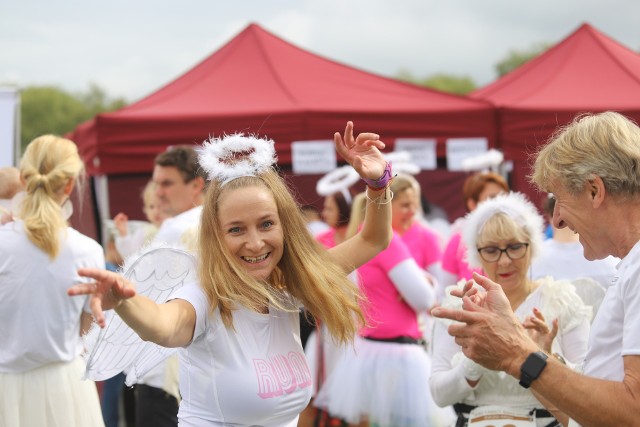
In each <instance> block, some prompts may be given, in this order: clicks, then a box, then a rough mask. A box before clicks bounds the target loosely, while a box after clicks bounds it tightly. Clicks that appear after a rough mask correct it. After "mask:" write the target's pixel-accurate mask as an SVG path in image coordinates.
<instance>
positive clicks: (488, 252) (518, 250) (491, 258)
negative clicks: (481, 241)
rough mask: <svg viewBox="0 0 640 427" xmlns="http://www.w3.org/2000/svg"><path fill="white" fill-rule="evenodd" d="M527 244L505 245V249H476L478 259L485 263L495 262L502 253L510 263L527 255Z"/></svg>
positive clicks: (487, 247)
mask: <svg viewBox="0 0 640 427" xmlns="http://www.w3.org/2000/svg"><path fill="white" fill-rule="evenodd" d="M528 247H529V244H528V243H513V244H511V245H507V247H506V248H504V249H500V248H498V247H497V246H486V247H484V248H478V253H479V254H480V257H481V258H482V259H483V260H485V261H486V262H496V261H498V260H499V259H500V257H501V256H502V254H503V253H505V254H507V257H509V259H510V260H511V261H515V260H518V259H520V258H522V257H523V256H524V255H525V254H526V253H527V248H528Z"/></svg>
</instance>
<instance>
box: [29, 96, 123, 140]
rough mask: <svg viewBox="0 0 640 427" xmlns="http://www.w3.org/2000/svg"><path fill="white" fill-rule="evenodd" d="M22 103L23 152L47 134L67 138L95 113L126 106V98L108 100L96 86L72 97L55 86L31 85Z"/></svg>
mask: <svg viewBox="0 0 640 427" xmlns="http://www.w3.org/2000/svg"><path fill="white" fill-rule="evenodd" d="M20 102H21V109H20V127H21V129H20V135H21V137H20V143H21V151H22V152H24V149H25V147H26V146H27V144H28V143H29V142H30V141H31V140H33V139H34V138H36V137H37V136H40V135H43V134H47V133H52V134H55V135H64V134H66V133H68V132H71V131H72V130H73V129H74V128H75V127H76V126H77V125H79V124H80V123H82V122H84V121H86V120H89V119H91V118H92V117H94V116H95V115H96V114H99V113H102V112H105V111H113V110H116V109H118V108H121V107H123V106H125V105H126V102H125V101H124V100H123V99H116V100H109V99H108V97H107V96H106V95H105V93H104V91H103V90H102V89H100V88H99V87H98V86H96V85H91V86H90V88H89V90H88V92H86V93H80V94H71V93H69V92H66V91H65V90H62V89H60V88H57V87H54V86H29V87H26V88H24V89H23V90H22V91H21V92H20Z"/></svg>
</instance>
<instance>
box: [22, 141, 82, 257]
mask: <svg viewBox="0 0 640 427" xmlns="http://www.w3.org/2000/svg"><path fill="white" fill-rule="evenodd" d="M83 173H84V164H83V163H82V160H81V159H80V156H79V154H78V149H77V147H76V145H75V144H74V143H73V141H70V140H68V139H65V138H61V137H57V136H54V135H44V136H40V137H38V138H36V139H34V140H33V141H31V142H30V143H29V145H28V146H27V149H26V151H25V153H24V156H23V158H22V161H21V163H20V175H21V177H22V179H23V180H24V184H25V197H24V200H23V202H22V206H21V210H20V219H22V221H23V222H24V227H25V230H26V233H27V237H28V238H29V240H31V242H33V244H34V245H36V246H37V247H39V248H40V249H42V250H43V251H44V252H46V253H47V254H48V255H49V258H51V259H55V258H56V257H57V256H58V252H59V251H60V234H61V231H62V230H64V229H65V228H66V226H67V224H66V218H64V217H63V216H62V210H61V207H60V203H61V202H62V201H63V199H64V189H65V186H67V185H68V184H69V182H70V180H76V179H77V178H78V177H79V176H80V175H81V174H83Z"/></svg>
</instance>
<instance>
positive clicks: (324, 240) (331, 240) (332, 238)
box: [316, 228, 336, 249]
mask: <svg viewBox="0 0 640 427" xmlns="http://www.w3.org/2000/svg"><path fill="white" fill-rule="evenodd" d="M316 240H317V241H318V242H320V243H321V244H322V246H324V247H325V248H327V249H331V248H333V247H334V246H335V245H336V229H335V228H330V229H328V230H327V231H324V232H322V233H319V234H317V235H316Z"/></svg>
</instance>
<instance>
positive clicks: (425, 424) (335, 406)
mask: <svg viewBox="0 0 640 427" xmlns="http://www.w3.org/2000/svg"><path fill="white" fill-rule="evenodd" d="M354 349H355V352H354V351H348V352H345V355H344V357H342V358H341V359H340V361H339V362H338V363H337V365H336V366H335V368H334V370H333V372H332V373H331V375H330V376H329V377H328V378H327V380H326V382H325V383H324V385H323V386H322V387H321V389H320V391H319V392H318V394H317V396H316V398H315V400H314V406H316V407H319V408H322V409H324V410H326V411H328V412H329V413H330V414H331V415H332V416H337V417H340V418H342V419H344V420H345V421H347V422H349V423H351V424H358V423H360V422H361V421H363V420H366V419H368V420H369V423H370V424H371V425H375V426H377V427H445V426H450V425H451V424H452V423H453V422H454V421H455V418H456V417H455V413H454V411H453V409H452V408H451V407H448V408H440V407H438V406H437V405H436V404H435V403H434V401H433V399H432V398H431V392H430V391H429V375H430V374H431V360H430V358H429V355H428V354H427V352H426V351H425V349H424V348H423V347H422V346H419V345H414V344H397V343H389V342H379V341H368V340H365V339H362V338H356V342H355V346H354Z"/></svg>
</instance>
